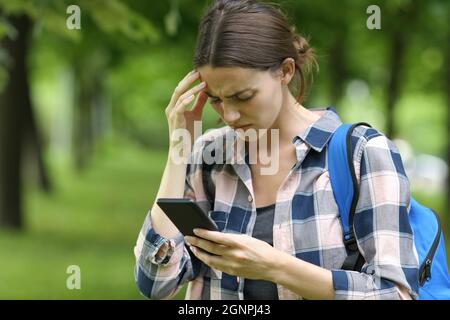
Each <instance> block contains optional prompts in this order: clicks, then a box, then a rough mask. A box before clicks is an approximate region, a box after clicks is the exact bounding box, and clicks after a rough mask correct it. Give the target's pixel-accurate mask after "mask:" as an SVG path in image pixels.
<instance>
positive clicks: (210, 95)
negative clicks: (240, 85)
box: [205, 88, 254, 98]
mask: <svg viewBox="0 0 450 320" xmlns="http://www.w3.org/2000/svg"><path fill="white" fill-rule="evenodd" d="M250 90H254V89H252V88H247V89H243V90H239V91H238V92H235V93H233V94H232V95H229V96H226V97H225V98H233V97H236V96H238V95H240V94H241V93H244V92H246V91H250ZM205 93H206V95H207V96H208V97H210V98H217V97H216V96H213V95H212V94H210V93H209V92H208V91H206V90H205Z"/></svg>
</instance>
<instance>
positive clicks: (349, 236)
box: [344, 228, 358, 251]
mask: <svg viewBox="0 0 450 320" xmlns="http://www.w3.org/2000/svg"><path fill="white" fill-rule="evenodd" d="M344 245H345V247H346V248H347V249H348V250H350V251H358V245H357V244H356V238H355V233H354V232H353V228H352V229H350V231H349V232H348V233H346V234H345V235H344Z"/></svg>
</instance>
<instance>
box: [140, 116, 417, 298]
mask: <svg viewBox="0 0 450 320" xmlns="http://www.w3.org/2000/svg"><path fill="white" fill-rule="evenodd" d="M311 111H313V112H318V113H320V114H321V116H320V118H319V119H318V120H317V121H316V122H315V123H313V124H312V125H311V126H309V128H308V129H307V130H305V131H304V132H299V134H298V136H296V137H295V138H294V140H293V144H294V145H295V148H296V156H297V163H296V165H295V166H294V167H293V168H292V169H291V171H290V172H289V174H288V177H287V178H286V180H285V181H284V182H283V185H282V186H281V187H280V189H279V191H278V194H277V200H276V206H275V214H274V215H275V217H274V225H273V246H274V248H276V249H278V250H281V251H284V252H286V253H288V254H290V255H293V256H295V257H297V258H299V259H302V260H304V261H307V262H310V263H313V264H315V265H318V266H321V267H323V268H326V269H328V270H331V272H332V279H333V287H334V289H335V299H399V298H401V297H402V295H401V294H400V293H399V292H400V290H399V288H402V289H403V290H406V291H407V292H409V294H410V295H411V297H412V298H417V292H418V283H417V274H418V258H417V252H416V249H415V246H414V241H413V234H412V230H411V226H410V224H409V220H408V212H409V202H410V190H409V182H408V178H407V176H406V174H405V171H404V168H403V164H402V160H401V157H400V154H399V152H398V150H397V148H396V146H395V145H394V144H393V142H391V141H390V140H389V139H387V138H386V137H385V136H384V135H382V134H381V133H380V132H378V131H377V130H375V129H372V128H369V127H366V126H361V127H358V128H357V129H356V130H355V131H354V133H353V136H352V145H353V149H352V150H354V154H353V160H354V164H355V169H356V176H357V180H358V183H359V187H360V196H359V200H358V204H357V207H356V213H355V219H354V230H355V234H356V238H357V245H358V248H359V251H360V252H361V254H362V255H363V256H364V258H365V261H366V263H365V265H364V266H363V268H362V270H361V272H356V271H344V270H340V267H341V266H342V263H343V262H344V260H345V257H346V256H347V252H346V249H345V246H344V243H343V233H342V227H341V224H340V221H339V212H338V207H337V204H336V202H335V199H334V197H333V192H332V189H331V184H330V179H329V174H328V164H327V143H328V142H329V140H330V137H331V136H332V134H333V133H334V131H335V130H336V129H337V128H338V126H339V125H340V124H341V121H340V119H339V117H338V115H337V114H336V111H335V110H334V109H333V108H328V109H326V110H324V109H312V110H311ZM227 134H234V133H233V130H231V128H229V127H223V128H219V129H215V130H213V131H210V132H208V133H207V134H204V135H203V136H202V137H201V138H200V139H198V140H197V141H196V143H195V144H194V147H193V152H192V155H191V161H190V164H189V165H188V167H187V177H186V183H185V197H190V198H192V199H194V200H195V201H197V202H198V203H199V204H200V205H201V206H203V208H204V209H206V210H207V212H209V215H210V216H211V218H212V219H213V220H214V221H215V222H216V224H217V225H218V227H219V229H220V230H221V231H222V232H229V233H243V234H247V235H251V234H252V232H253V227H254V223H255V219H256V207H255V202H254V201H253V198H254V195H253V188H252V179H251V171H250V167H249V165H248V161H247V162H244V163H242V162H239V161H234V163H230V162H229V161H224V163H223V164H212V165H205V164H203V165H202V164H200V162H201V161H199V160H201V159H203V158H202V157H203V152H204V150H205V149H206V148H207V147H208V146H209V145H211V144H213V143H214V141H217V137H218V136H221V135H222V136H223V135H227ZM216 147H217V144H216ZM219 147H220V146H219ZM216 150H217V149H216ZM223 150H225V148H223V149H222V151H223ZM219 152H220V149H219ZM240 154H242V153H240V152H236V153H235V155H233V157H234V160H239V157H240V156H239V155H240ZM227 160H229V158H227ZM160 249H161V250H162V251H161V252H160V254H159V255H158V256H156V253H157V252H158V251H159V250H160ZM134 251H135V256H136V267H135V279H136V282H137V285H138V287H139V289H140V291H141V292H142V294H143V295H145V296H146V297H149V298H151V299H163V298H169V297H172V296H173V295H174V294H176V293H177V292H178V290H179V289H180V288H181V286H182V285H183V284H185V283H186V282H189V285H188V289H187V294H186V299H243V288H244V281H245V279H242V278H238V277H235V276H232V275H229V274H226V273H224V272H221V271H219V270H215V269H211V268H209V267H208V266H206V265H205V264H203V263H202V262H201V261H200V260H198V259H197V258H196V257H195V256H194V255H192V254H191V253H190V252H189V251H188V249H187V246H185V243H184V240H183V236H182V235H181V234H178V236H176V237H174V238H173V239H166V238H164V237H162V236H160V235H159V234H157V233H156V232H155V231H154V230H153V229H152V226H151V221H150V216H149V215H147V217H146V219H145V222H144V225H143V227H142V229H141V231H140V234H139V237H138V240H137V244H136V247H135V250H134ZM161 253H163V254H162V255H161ZM277 287H278V296H279V298H280V299H301V297H300V296H298V295H297V294H295V293H293V292H291V291H289V290H288V289H286V288H284V287H282V286H280V285H277Z"/></svg>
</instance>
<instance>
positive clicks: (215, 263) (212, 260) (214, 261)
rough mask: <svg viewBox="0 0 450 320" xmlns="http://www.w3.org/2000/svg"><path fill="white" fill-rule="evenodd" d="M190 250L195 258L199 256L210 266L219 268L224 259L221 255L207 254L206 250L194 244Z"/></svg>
mask: <svg viewBox="0 0 450 320" xmlns="http://www.w3.org/2000/svg"><path fill="white" fill-rule="evenodd" d="M191 251H192V253H193V254H194V255H195V256H196V257H197V258H199V259H200V260H201V261H203V262H204V263H205V264H207V265H208V266H210V267H211V268H214V269H219V270H220V268H219V266H221V265H223V262H224V261H223V258H222V257H221V256H215V255H212V254H209V253H208V252H206V251H204V250H202V249H200V248H197V247H194V246H192V247H191Z"/></svg>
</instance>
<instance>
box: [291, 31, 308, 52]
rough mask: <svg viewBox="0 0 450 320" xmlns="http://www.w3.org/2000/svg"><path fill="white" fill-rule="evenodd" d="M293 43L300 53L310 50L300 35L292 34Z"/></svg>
mask: <svg viewBox="0 0 450 320" xmlns="http://www.w3.org/2000/svg"><path fill="white" fill-rule="evenodd" d="M293 44H294V47H295V48H296V49H297V52H298V53H299V54H300V55H305V54H306V53H308V51H309V50H310V47H309V43H308V41H306V39H305V38H303V37H302V36H300V35H297V34H296V35H294V41H293Z"/></svg>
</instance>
